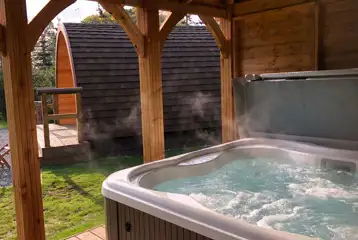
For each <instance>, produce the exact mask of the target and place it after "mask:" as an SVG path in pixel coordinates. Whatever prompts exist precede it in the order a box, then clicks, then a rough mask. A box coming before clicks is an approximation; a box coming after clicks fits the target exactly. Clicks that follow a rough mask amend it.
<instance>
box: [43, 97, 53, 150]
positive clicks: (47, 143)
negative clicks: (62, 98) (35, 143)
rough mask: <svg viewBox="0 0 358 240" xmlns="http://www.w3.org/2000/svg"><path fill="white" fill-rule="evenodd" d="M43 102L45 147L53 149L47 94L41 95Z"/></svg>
mask: <svg viewBox="0 0 358 240" xmlns="http://www.w3.org/2000/svg"><path fill="white" fill-rule="evenodd" d="M41 102H42V121H43V127H44V140H45V147H47V148H48V147H51V144H50V128H49V125H48V120H49V119H48V106H47V94H46V93H42V94H41Z"/></svg>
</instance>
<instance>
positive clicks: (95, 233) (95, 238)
mask: <svg viewBox="0 0 358 240" xmlns="http://www.w3.org/2000/svg"><path fill="white" fill-rule="evenodd" d="M105 239H106V230H105V228H104V226H101V227H97V228H94V229H91V230H88V231H86V232H83V233H80V234H78V235H76V236H73V237H70V238H68V239H67V240H105Z"/></svg>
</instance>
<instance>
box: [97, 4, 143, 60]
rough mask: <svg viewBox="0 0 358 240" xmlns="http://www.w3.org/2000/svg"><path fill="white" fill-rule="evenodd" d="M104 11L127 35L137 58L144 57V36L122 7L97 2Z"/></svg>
mask: <svg viewBox="0 0 358 240" xmlns="http://www.w3.org/2000/svg"><path fill="white" fill-rule="evenodd" d="M99 2H100V3H101V5H102V7H103V8H104V9H106V11H108V12H109V13H111V14H112V16H113V17H114V18H115V19H116V21H117V22H118V23H119V24H120V25H121V27H122V28H123V30H124V31H125V32H126V33H127V35H128V37H129V39H130V40H131V42H132V44H133V46H134V48H135V49H136V50H137V53H138V55H139V56H144V55H145V46H144V36H143V34H142V32H141V31H140V30H139V28H138V27H137V26H136V25H135V23H134V22H133V20H132V19H131V17H130V16H129V15H128V13H127V12H126V11H125V10H124V8H123V6H121V5H119V4H108V3H106V2H105V1H102V0H101V1H99Z"/></svg>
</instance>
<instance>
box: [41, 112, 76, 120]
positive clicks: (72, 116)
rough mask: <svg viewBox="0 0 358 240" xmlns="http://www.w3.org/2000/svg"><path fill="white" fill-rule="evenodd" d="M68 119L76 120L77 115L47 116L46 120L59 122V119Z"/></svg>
mask: <svg viewBox="0 0 358 240" xmlns="http://www.w3.org/2000/svg"><path fill="white" fill-rule="evenodd" d="M69 118H77V114H76V113H67V114H51V115H48V116H47V119H48V120H61V119H69Z"/></svg>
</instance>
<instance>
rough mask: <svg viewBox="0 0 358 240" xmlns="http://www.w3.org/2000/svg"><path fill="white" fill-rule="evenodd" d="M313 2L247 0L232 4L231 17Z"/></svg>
mask: <svg viewBox="0 0 358 240" xmlns="http://www.w3.org/2000/svg"><path fill="white" fill-rule="evenodd" d="M313 1H315V0H289V1H287V0H248V1H242V2H239V3H235V4H234V10H233V16H234V17H238V16H243V15H247V14H252V13H259V12H264V11H269V10H274V9H279V8H284V7H289V6H294V5H300V4H304V3H307V2H313Z"/></svg>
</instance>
